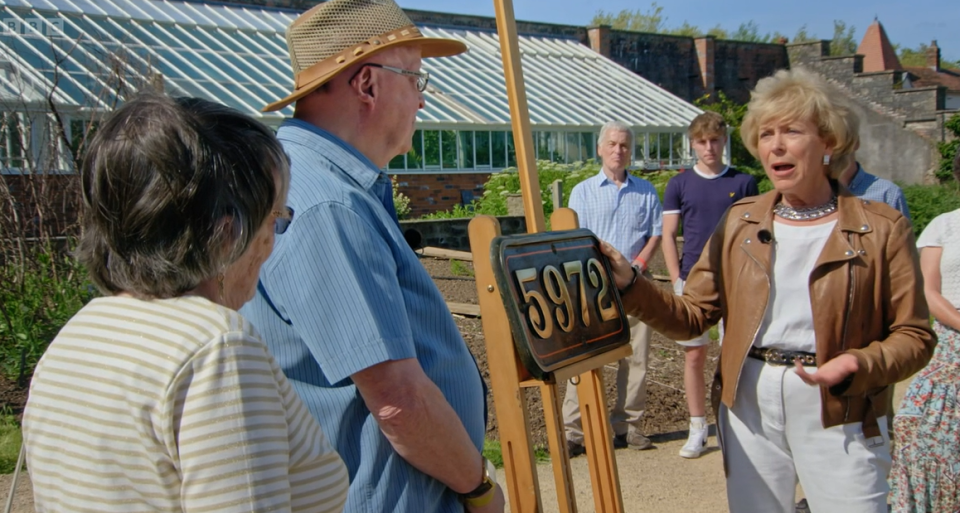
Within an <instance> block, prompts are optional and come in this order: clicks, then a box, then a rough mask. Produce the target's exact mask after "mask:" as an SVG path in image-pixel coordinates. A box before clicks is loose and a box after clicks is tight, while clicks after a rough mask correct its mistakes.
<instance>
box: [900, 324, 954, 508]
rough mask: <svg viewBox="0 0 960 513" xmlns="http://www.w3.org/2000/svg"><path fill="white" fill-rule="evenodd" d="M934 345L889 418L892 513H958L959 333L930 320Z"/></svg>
mask: <svg viewBox="0 0 960 513" xmlns="http://www.w3.org/2000/svg"><path fill="white" fill-rule="evenodd" d="M934 331H936V333H937V337H938V338H939V343H938V344H937V348H936V351H934V354H933V358H932V359H931V360H930V363H929V364H928V365H927V367H926V368H924V369H923V370H922V371H920V374H918V375H917V377H916V378H914V380H913V383H911V385H910V388H909V389H908V390H907V393H906V395H905V396H904V398H903V402H902V403H901V405H900V410H899V411H898V412H897V415H896V417H894V420H893V430H894V435H895V439H896V450H895V452H894V454H893V468H892V469H891V470H890V504H891V506H892V508H893V512H894V513H960V332H958V331H957V330H954V329H952V328H949V327H947V326H945V325H943V324H941V323H939V322H934Z"/></svg>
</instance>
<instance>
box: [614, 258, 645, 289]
mask: <svg viewBox="0 0 960 513" xmlns="http://www.w3.org/2000/svg"><path fill="white" fill-rule="evenodd" d="M630 268H631V269H633V279H632V280H630V283H629V284H627V286H626V287H624V288H622V289H619V290H620V293H621V294H623V293H625V292H626V291H628V290H630V287H633V284H635V283H637V278H639V277H640V275H641V274H643V269H640V266H639V265H637V264H633V265H632V266H630Z"/></svg>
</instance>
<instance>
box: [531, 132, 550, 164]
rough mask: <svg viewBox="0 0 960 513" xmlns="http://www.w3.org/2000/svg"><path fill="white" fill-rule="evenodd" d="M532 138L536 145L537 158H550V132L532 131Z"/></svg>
mask: <svg viewBox="0 0 960 513" xmlns="http://www.w3.org/2000/svg"><path fill="white" fill-rule="evenodd" d="M533 140H534V144H535V145H536V147H537V160H550V133H549V132H534V133H533Z"/></svg>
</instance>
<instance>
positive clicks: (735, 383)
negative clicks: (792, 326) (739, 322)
mask: <svg viewBox="0 0 960 513" xmlns="http://www.w3.org/2000/svg"><path fill="white" fill-rule="evenodd" d="M744 251H745V252H746V253H747V255H748V256H749V257H750V259H751V260H753V261H754V262H755V263H756V264H757V267H759V268H761V269H763V265H761V264H760V261H759V260H757V259H756V258H755V257H754V256H753V254H751V253H750V252H749V251H746V250H744ZM763 277H764V278H766V279H767V305H766V306H765V307H764V309H763V315H766V312H767V307H769V306H770V295H769V294H770V288H771V285H770V273H769V272H764V273H763ZM761 326H763V317H760V320H759V321H758V322H757V329H756V331H754V332H753V339H751V340H750V345H749V346H747V353H748V354H749V353H750V347H751V346H752V345H753V344H754V343H755V342H756V341H757V335H759V334H760V327H761ZM747 358H749V357H748V356H746V355H744V357H743V359H742V360H740V370H739V371H737V380H736V381H734V385H733V397H737V390H738V389H739V388H740V376H741V375H743V366H744V365H746V364H747Z"/></svg>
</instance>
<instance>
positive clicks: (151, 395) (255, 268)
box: [23, 94, 348, 513]
mask: <svg viewBox="0 0 960 513" xmlns="http://www.w3.org/2000/svg"><path fill="white" fill-rule="evenodd" d="M288 183H289V167H288V164H287V159H286V156H285V155H284V153H283V150H282V149H281V147H280V145H279V144H278V142H277V141H276V139H275V138H274V136H273V133H272V132H271V131H270V130H269V129H267V128H266V127H264V126H263V125H262V124H260V123H258V122H257V121H254V120H253V119H251V118H249V117H247V116H244V115H242V114H240V113H238V112H236V111H233V110H231V109H228V108H226V107H223V106H221V105H217V104H214V103H210V102H207V101H204V100H199V99H177V100H173V99H170V98H167V97H165V96H159V95H155V94H149V95H144V96H140V97H138V98H136V99H134V100H132V101H130V102H128V103H126V104H125V105H124V106H123V107H121V108H120V109H119V110H117V111H116V112H115V113H114V114H113V115H112V116H111V117H110V119H109V120H107V121H106V122H105V123H104V124H103V126H102V127H101V128H100V130H99V132H98V133H97V135H96V137H95V138H94V141H93V144H92V145H91V147H90V149H89V151H88V153H87V155H86V156H85V158H84V162H83V169H82V187H83V201H84V210H85V215H84V233H83V237H82V239H81V242H80V247H79V249H78V255H79V258H80V260H81V261H82V262H83V263H84V264H85V265H86V267H87V269H88V270H89V272H90V276H91V278H92V279H93V281H94V282H95V283H96V284H97V286H98V287H99V288H100V290H101V291H103V292H104V294H105V297H102V298H98V299H95V300H93V301H92V302H90V304H88V305H86V306H85V307H84V308H83V309H82V310H81V311H80V312H79V313H77V315H76V316H74V317H73V319H71V320H70V321H69V322H68V323H67V325H66V326H65V327H64V328H63V330H62V331H61V332H60V333H59V335H57V337H56V339H54V341H53V342H52V343H51V345H50V348H49V349H48V350H47V352H46V354H45V355H44V356H43V358H42V360H41V361H40V363H39V365H38V366H37V370H36V373H35V374H34V378H33V382H32V384H31V387H30V398H29V401H28V402H27V407H26V411H25V413H24V422H23V433H24V440H25V444H26V448H27V462H28V463H27V464H28V467H29V470H30V474H31V478H32V479H33V486H34V497H35V504H36V509H37V511H40V512H45V511H89V512H98V513H99V512H113V511H116V512H120V511H122V512H135V511H171V512H179V511H189V512H195V511H285V512H294V511H304V512H306V511H310V512H333V511H341V509H342V507H343V504H344V501H345V499H346V491H347V486H348V477H347V473H346V470H345V467H344V465H343V462H342V460H341V459H340V457H339V455H338V454H337V453H336V452H334V450H333V449H332V448H331V446H330V444H329V443H328V442H327V440H326V439H325V438H324V435H323V432H322V431H321V429H320V425H319V424H318V423H317V422H316V420H314V418H313V417H312V416H311V415H310V413H309V412H308V411H307V409H306V408H305V407H304V406H303V404H302V403H301V402H300V400H299V398H298V397H297V395H296V393H295V392H294V391H293V389H292V388H291V386H290V384H289V383H288V382H287V379H286V378H285V377H284V375H283V373H282V372H281V371H280V369H279V367H278V366H277V365H276V363H275V362H274V360H273V357H272V356H271V355H270V354H269V353H268V351H267V348H266V346H265V345H264V343H263V341H262V340H261V339H260V336H259V334H258V333H257V331H256V330H255V329H254V327H253V326H252V325H251V324H250V323H249V322H247V321H246V320H245V319H244V318H243V317H241V316H240V314H238V313H237V312H236V310H237V309H238V308H240V306H241V305H243V303H245V302H246V301H248V300H249V299H250V298H251V297H252V296H253V294H254V292H255V289H256V285H257V275H258V272H259V269H260V266H261V264H262V263H263V262H264V260H266V258H267V256H269V254H270V252H271V251H272V249H273V242H274V233H275V232H276V233H282V232H283V231H284V230H285V229H286V225H287V224H288V223H289V221H290V218H291V216H292V214H293V212H292V211H290V210H289V209H287V208H286V207H285V206H284V205H285V202H286V191H287V185H288Z"/></svg>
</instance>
